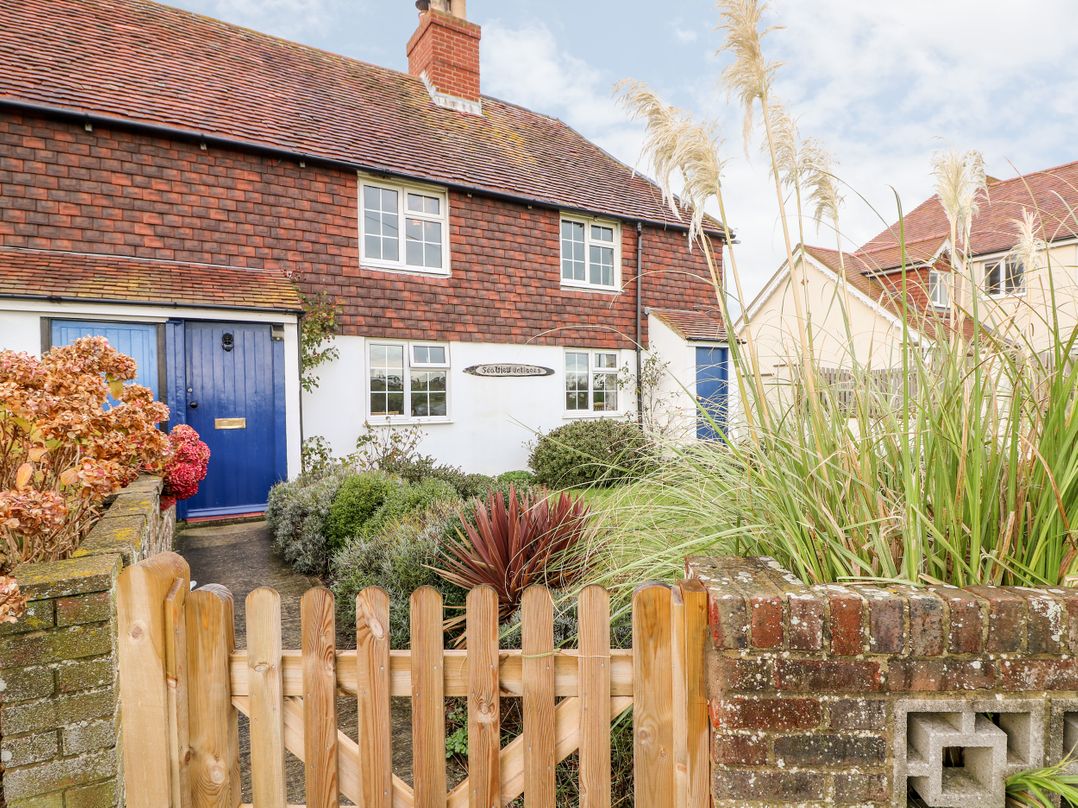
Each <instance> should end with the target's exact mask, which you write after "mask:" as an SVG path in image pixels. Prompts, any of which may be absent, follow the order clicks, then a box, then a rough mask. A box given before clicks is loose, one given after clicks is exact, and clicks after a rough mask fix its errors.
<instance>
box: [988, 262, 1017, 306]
mask: <svg viewBox="0 0 1078 808" xmlns="http://www.w3.org/2000/svg"><path fill="white" fill-rule="evenodd" d="M1011 263H1015V264H1018V265H1020V266H1021V267H1022V284H1021V285H1020V286H1016V287H1014V288H1010V287H1008V286H1007V275H1008V273H1007V265H1008V264H1011ZM996 267H999V268H1000V272H1001V273H1002V274H1001V275H1000V289H999V291H998V292H990V291H988V273H989V271H990V270H992V269H995V268H996ZM981 280H982V285H983V288H984V293H985V294H986V295H988V297H990V298H993V299H996V300H998V299H1000V298H1004V297H1021V296H1022V295H1024V294H1025V293H1026V267H1025V265H1024V264H1023V263H1022V259H1020V258H1014V257H1008V256H1006V255H1005V256H1002V257H1001V258H993V259H991V260H990V261H985V262H984V268H983V269H982V271H981Z"/></svg>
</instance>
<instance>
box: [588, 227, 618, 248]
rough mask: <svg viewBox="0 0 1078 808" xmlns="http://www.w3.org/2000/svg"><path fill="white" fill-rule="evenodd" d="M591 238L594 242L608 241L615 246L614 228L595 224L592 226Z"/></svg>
mask: <svg viewBox="0 0 1078 808" xmlns="http://www.w3.org/2000/svg"><path fill="white" fill-rule="evenodd" d="M591 238H592V240H593V241H606V242H609V243H611V244H613V243H614V228H612V227H600V226H599V225H596V224H593V225H592V226H591Z"/></svg>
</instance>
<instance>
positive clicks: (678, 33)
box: [674, 25, 700, 43]
mask: <svg viewBox="0 0 1078 808" xmlns="http://www.w3.org/2000/svg"><path fill="white" fill-rule="evenodd" d="M674 38H675V39H676V40H677V41H678V42H685V43H689V42H695V41H696V40H697V39H699V38H700V33H699V31H697V30H696V29H694V28H682V27H681V26H679V25H675V26H674Z"/></svg>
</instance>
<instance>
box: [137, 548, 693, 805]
mask: <svg viewBox="0 0 1078 808" xmlns="http://www.w3.org/2000/svg"><path fill="white" fill-rule="evenodd" d="M188 581H189V574H188V571H187V566H186V564H185V563H184V562H183V561H182V559H180V558H179V557H178V556H175V555H173V554H170V553H169V554H162V555H160V556H156V557H155V558H153V559H150V560H148V561H145V562H142V563H141V564H137V565H135V566H133V567H130V568H128V569H126V570H124V572H123V573H122V575H121V582H120V597H119V606H118V609H119V626H120V655H119V656H120V692H121V708H122V712H123V750H124V764H125V765H124V772H125V785H126V799H127V804H128V806H131V808H151V807H152V808H239V806H240V805H241V799H242V798H241V782H242V780H241V778H242V776H243V769H242V768H241V766H244V765H245V766H247V769H246V771H247V772H248V773H249V778H250V779H249V782H250V792H251V795H252V800H253V805H254V808H288V806H287V790H286V777H285V760H286V753H291V754H292V755H294V756H295V757H297V758H298V759H300V760H302V761H303V765H304V773H305V778H304V782H305V786H306V805H307V806H308V807H309V808H336V806H338V805H340V804H341V797H342V796H343V797H345V798H346V799H347V800H348V801H351V802H353V803H355V804H356V805H357V806H361V808H408V807H410V806H415V807H416V808H464V806H468V807H469V808H492V807H493V806H499V805H505V804H507V803H509V802H512V801H513V800H515V799H517V798H518V797H520V796H521V795H523V797H524V802H525V805H526V806H528V808H554V806H555V765H556V763H557V762H559V761H561V760H564V759H565V758H566V757H568V756H569V755H570V754H572V753H573V752H575V751H578V750H579V777H580V789H579V790H580V805H581V806H582V808H608V806H610V804H611V753H610V724H611V721H612V720H613V719H615V718H617V717H618V716H619V715H621V714H622V713H623V712H625V711H626V710H627V709H629V708H630V707H631V708H632V710H633V716H632V721H633V733H634V745H633V748H634V782H635V793H636V800H635V802H636V805H638V806H648V808H653V807H654V808H666V807H668V808H705V807H706V806H707V805H709V799H710V798H709V789H710V782H709V780H710V778H709V755H708V725H707V698H706V689H705V671H704V655H705V649H706V642H707V598H706V594H705V592H704V590H703V588H702V587H701V586H700V585H699V583H698V582H695V581H683V582H681V583H679V584H678V585H677V586H674V587H672V588H671V587H668V586H665V585H661V584H651V585H646V586H642V587H641V588H640V589H639V590H638V591H637V592H636V593H635V594H634V597H633V648H632V649H631V650H619V649H611V647H610V598H609V595H608V594H607V592H606V591H605V590H603V589H601V588H599V587H589V588H587V589H585V590H584V591H583V592H582V593H581V595H580V598H579V602H578V618H579V648H577V649H564V648H557V647H555V645H554V608H553V602H552V600H551V596H550V593H549V592H548V591H547V590H546V589H544V588H542V587H532V588H531V589H529V590H528V591H527V592H526V593H525V594H524V598H523V602H522V606H521V608H522V620H521V646H522V647H521V648H520V649H503V648H500V647H499V626H498V601H497V595H496V594H495V592H494V590H492V589H489V588H486V587H481V588H478V589H474V590H472V591H471V592H470V593H469V594H468V599H467V605H466V627H465V639H466V650H458V649H446V648H445V647H444V636H445V635H444V632H443V628H442V625H443V608H442V600H441V595H440V594H439V593H438V592H437V591H436V590H434V589H431V588H429V587H425V588H422V589H419V590H416V592H414V593H413V594H412V598H411V603H410V609H411V627H412V628H411V637H410V638H409V639H410V650H408V651H394V650H390V642H391V637H390V634H389V599H388V597H387V596H386V594H385V592H383V591H382V590H380V589H374V588H372V589H366V590H364V591H363V592H361V593H360V594H359V595H358V596H357V598H356V650H354V651H352V650H344V651H342V650H338V649H337V648H336V644H335V643H336V629H335V625H334V602H333V595H332V594H331V593H330V592H329V591H328V590H326V589H322V588H315V589H311V590H309V591H308V592H307V593H306V594H305V595H304V596H303V598H302V600H301V603H300V624H301V648H300V649H299V650H288V649H284V648H282V641H281V599H280V596H279V595H278V594H277V592H275V591H274V590H272V589H269V588H260V589H256V590H255V591H253V592H251V593H250V595H248V597H247V601H246V615H247V616H246V629H247V631H246V635H247V648H246V650H237V649H236V648H235V647H234V646H235V633H234V623H233V603H232V596H231V595H230V594H229V593H228V591H227V590H225V589H223V588H222V587H218V586H212V585H211V586H205V587H202V588H200V589H197V590H195V591H193V592H189V591H188V588H189V585H188ZM340 695H344V696H350V697H353V698H354V699H355V702H354V704H355V709H356V711H357V716H358V724H357V727H358V729H357V738H356V739H352V738H350V737H349V736H348V735H346V734H345V733H343V732H341V731H340V729H339V728H338V725H337V698H338V696H340ZM393 697H407V698H410V699H411V703H412V738H411V750H412V761H413V766H412V769H413V782H412V784H409V783H407V782H405V781H404V780H403V779H401V778H400V777H398V776H397V775H396V774H394V772H393V764H392V760H393V758H392V751H393V745H394V743H395V742H398V743H399V742H401V741H400V739H394V738H393V730H392V726H391V723H390V699H391V698H393ZM447 697H466V698H467V704H468V707H467V710H468V775H467V777H466V779H465V780H464V781H463V782H461V783H460V784H458V785H456V786H455V787H454V788H452V789H450V788H449V787H448V785H447V772H446V755H445V699H446V698H447ZM507 697H510V698H512V697H518V698H520V699H521V712H522V715H523V731H522V733H521V734H520V735H519V736H518V737H516V738H515V739H513V740H512V741H510V742H509V743H507V744H506V745H505V746H502V745H501V710H500V704H501V699H503V698H507ZM241 713H242V714H243V715H245V716H247V717H248V719H249V726H250V753H249V756H248V758H247V759H246V760H244V761H241V753H240V745H239V729H238V727H239V720H238V719H239V715H240V714H241Z"/></svg>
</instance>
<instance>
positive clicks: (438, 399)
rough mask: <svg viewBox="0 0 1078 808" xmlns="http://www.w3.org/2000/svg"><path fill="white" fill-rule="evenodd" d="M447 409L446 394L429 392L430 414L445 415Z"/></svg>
mask: <svg viewBox="0 0 1078 808" xmlns="http://www.w3.org/2000/svg"><path fill="white" fill-rule="evenodd" d="M447 412H448V410H447V407H446V394H445V393H431V394H430V414H431V415H434V416H443V417H444V416H445V415H446V414H447Z"/></svg>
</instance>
